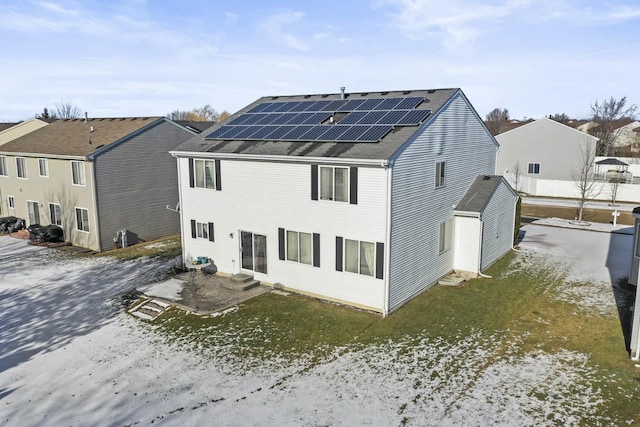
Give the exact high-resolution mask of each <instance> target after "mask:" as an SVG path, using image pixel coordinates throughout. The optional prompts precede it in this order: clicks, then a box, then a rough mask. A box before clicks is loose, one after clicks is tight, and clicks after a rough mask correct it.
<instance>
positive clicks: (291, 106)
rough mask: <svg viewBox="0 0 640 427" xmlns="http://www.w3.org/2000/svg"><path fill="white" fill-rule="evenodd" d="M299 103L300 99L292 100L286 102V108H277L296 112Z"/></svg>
mask: <svg viewBox="0 0 640 427" xmlns="http://www.w3.org/2000/svg"><path fill="white" fill-rule="evenodd" d="M300 104H303V102H302V101H292V102H287V105H288V107H287V108H286V109H282V110H279V111H281V112H283V113H293V112H297V111H299V110H297V108H298V107H299V106H300Z"/></svg>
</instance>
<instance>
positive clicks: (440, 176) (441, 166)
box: [436, 162, 446, 188]
mask: <svg viewBox="0 0 640 427" xmlns="http://www.w3.org/2000/svg"><path fill="white" fill-rule="evenodd" d="M445 166H446V163H445V162H438V163H436V188H438V187H444V183H445V172H446V167H445Z"/></svg>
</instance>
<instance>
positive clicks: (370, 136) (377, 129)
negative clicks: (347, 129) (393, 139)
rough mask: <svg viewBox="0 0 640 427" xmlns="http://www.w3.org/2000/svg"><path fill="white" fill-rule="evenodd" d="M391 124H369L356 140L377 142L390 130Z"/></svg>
mask: <svg viewBox="0 0 640 427" xmlns="http://www.w3.org/2000/svg"><path fill="white" fill-rule="evenodd" d="M391 129H393V126H371V127H370V128H369V129H368V130H367V131H366V132H365V133H364V134H362V136H361V137H360V138H358V139H357V141H363V142H364V141H369V142H378V141H380V140H381V139H382V138H384V137H385V135H386V134H388V133H389V132H391Z"/></svg>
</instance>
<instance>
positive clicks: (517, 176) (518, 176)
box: [513, 162, 522, 193]
mask: <svg viewBox="0 0 640 427" xmlns="http://www.w3.org/2000/svg"><path fill="white" fill-rule="evenodd" d="M521 180H522V169H520V162H516V164H515V165H514V166H513V183H514V186H515V188H514V190H516V193H519V192H520V181H521Z"/></svg>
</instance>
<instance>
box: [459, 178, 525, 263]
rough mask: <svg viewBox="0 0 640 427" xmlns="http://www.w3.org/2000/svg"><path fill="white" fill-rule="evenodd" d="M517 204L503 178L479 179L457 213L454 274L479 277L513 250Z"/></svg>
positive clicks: (516, 197)
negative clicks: (460, 272)
mask: <svg viewBox="0 0 640 427" xmlns="http://www.w3.org/2000/svg"><path fill="white" fill-rule="evenodd" d="M517 201H518V195H517V194H516V192H515V191H514V190H513V188H511V186H510V185H509V183H507V181H506V180H505V179H504V178H503V177H501V176H496V175H481V176H478V177H477V178H476V180H475V181H474V182H473V184H472V185H471V187H469V190H467V192H466V193H465V195H464V197H463V198H462V200H461V201H460V203H458V205H457V206H456V209H455V211H454V227H453V228H454V245H453V247H454V255H453V268H454V270H456V271H464V272H467V273H471V274H477V273H480V272H481V271H482V270H484V269H485V268H487V267H489V266H490V265H491V264H493V263H494V262H495V261H497V260H498V258H500V257H501V256H502V255H504V254H505V253H506V252H508V251H509V249H511V247H512V245H513V229H514V225H515V224H514V221H515V210H516V203H517Z"/></svg>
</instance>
